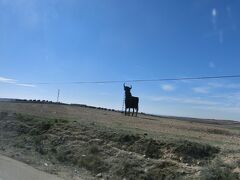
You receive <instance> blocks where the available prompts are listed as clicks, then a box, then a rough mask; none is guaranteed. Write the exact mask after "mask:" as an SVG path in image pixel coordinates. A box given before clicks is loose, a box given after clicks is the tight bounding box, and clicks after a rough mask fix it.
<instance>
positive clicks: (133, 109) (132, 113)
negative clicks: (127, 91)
mask: <svg viewBox="0 0 240 180" xmlns="http://www.w3.org/2000/svg"><path fill="white" fill-rule="evenodd" d="M133 115H134V108H133V112H132V116H133Z"/></svg>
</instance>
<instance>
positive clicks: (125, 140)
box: [0, 102, 240, 180]
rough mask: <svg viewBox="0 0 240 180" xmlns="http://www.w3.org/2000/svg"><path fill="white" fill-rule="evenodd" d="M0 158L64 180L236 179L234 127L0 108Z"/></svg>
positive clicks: (239, 153) (238, 136)
mask: <svg viewBox="0 0 240 180" xmlns="http://www.w3.org/2000/svg"><path fill="white" fill-rule="evenodd" d="M0 137H1V138H0V153H1V154H3V155H6V156H9V157H12V158H14V159H17V160H20V161H23V162H25V163H27V164H30V165H31V166H33V167H35V168H37V169H40V170H43V171H47V172H49V173H53V174H57V175H58V176H61V177H63V178H64V179H76V180H77V179H116V180H117V179H134V180H135V179H144V180H155V179H213V180H214V179H216V180H220V179H233V180H234V179H240V123H237V122H232V121H214V120H211V121H210V120H208V121H204V120H202V121H201V122H199V120H198V121H194V120H189V119H188V120H187V121H185V120H178V119H177V118H175V119H174V118H161V117H153V116H148V115H140V116H139V117H125V116H123V114H121V113H119V112H113V111H106V110H99V109H94V108H87V107H78V106H68V105H54V104H37V103H13V102H4V103H0Z"/></svg>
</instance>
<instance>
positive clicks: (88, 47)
mask: <svg viewBox="0 0 240 180" xmlns="http://www.w3.org/2000/svg"><path fill="white" fill-rule="evenodd" d="M239 9H240V1H237V0H228V1H227V0H183V1H179V0H171V1H169V0H161V1H160V0H151V1H146V0H121V1H117V0H84V1H83V0H41V1H38V0H0V97H10V98H25V99H48V100H54V101H55V100H56V96H57V89H61V97H60V100H61V101H63V102H69V103H70V102H72V103H82V104H89V105H96V106H105V107H108V108H117V109H121V108H122V101H123V87H122V84H97V85H96V84H95V85H94V84H79V85H69V84H51V85H39V84H33V85H32V84H28V83H34V82H72V81H101V80H129V79H154V78H176V77H192V76H194V77H195V76H212V75H230V74H240V73H239V67H240V60H239V58H240V29H239V28H240V27H239V25H240V24H239V22H240V21H239V18H240V11H239ZM132 85H133V92H132V94H133V95H135V96H139V97H140V111H143V112H148V113H155V114H163V115H177V116H192V117H204V118H221V119H235V120H240V79H221V80H203V81H201V80H198V81H178V82H151V83H150V82H149V83H132Z"/></svg>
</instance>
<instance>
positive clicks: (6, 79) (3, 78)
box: [0, 76, 36, 87]
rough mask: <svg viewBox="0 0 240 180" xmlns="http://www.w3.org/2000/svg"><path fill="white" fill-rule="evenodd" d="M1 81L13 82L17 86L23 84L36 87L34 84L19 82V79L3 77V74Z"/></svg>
mask: <svg viewBox="0 0 240 180" xmlns="http://www.w3.org/2000/svg"><path fill="white" fill-rule="evenodd" d="M0 83H5V84H13V85H16V86H23V87H36V86H35V85H34V84H25V83H18V81H17V80H15V79H11V78H6V77H1V76H0Z"/></svg>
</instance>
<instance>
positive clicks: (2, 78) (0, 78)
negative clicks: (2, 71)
mask: <svg viewBox="0 0 240 180" xmlns="http://www.w3.org/2000/svg"><path fill="white" fill-rule="evenodd" d="M15 82H16V80H15V79H10V78H6V77H1V76H0V83H15Z"/></svg>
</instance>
